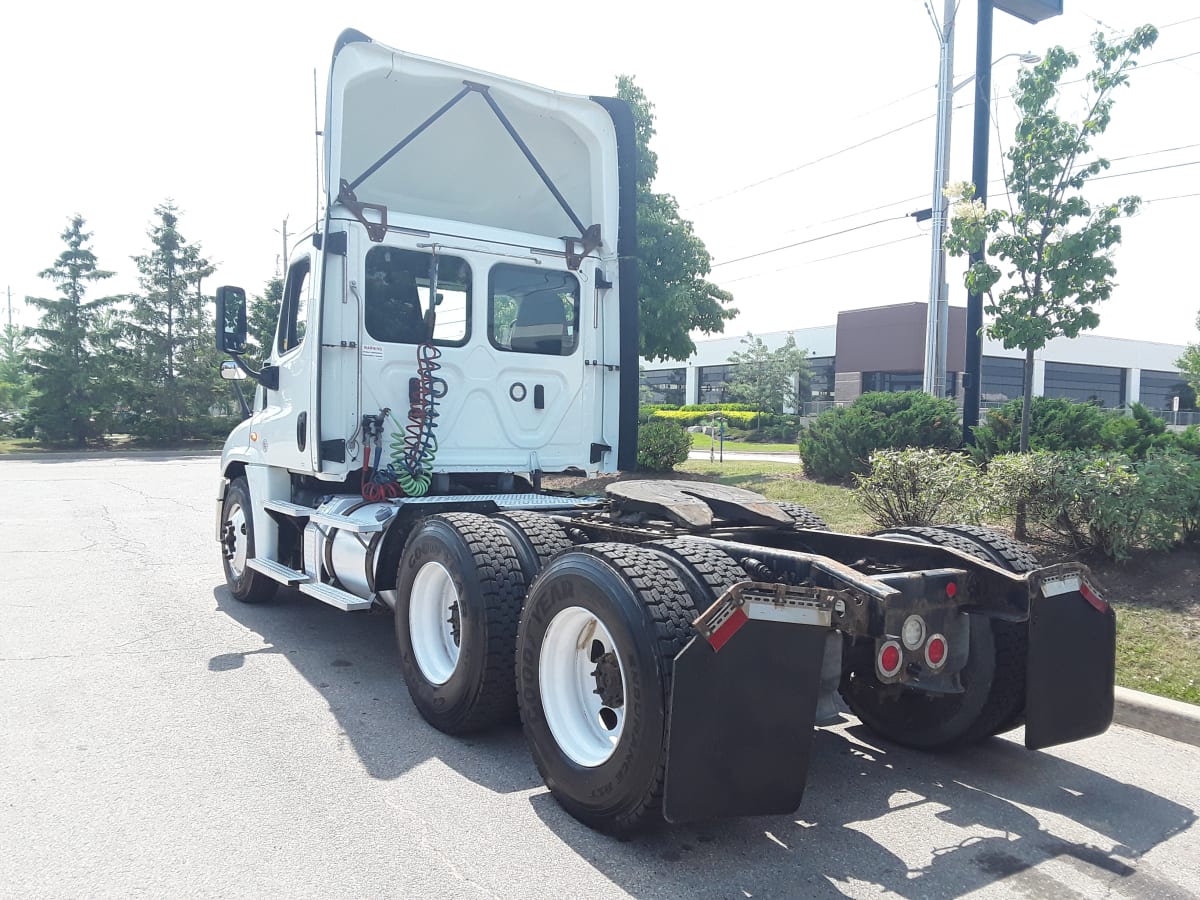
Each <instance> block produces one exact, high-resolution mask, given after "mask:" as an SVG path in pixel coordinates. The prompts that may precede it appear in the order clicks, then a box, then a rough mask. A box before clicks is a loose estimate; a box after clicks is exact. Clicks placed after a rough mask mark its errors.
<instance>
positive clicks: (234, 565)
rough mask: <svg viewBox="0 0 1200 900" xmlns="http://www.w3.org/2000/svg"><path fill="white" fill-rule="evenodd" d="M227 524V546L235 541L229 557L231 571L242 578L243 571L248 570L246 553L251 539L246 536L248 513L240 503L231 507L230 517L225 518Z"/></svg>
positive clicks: (236, 576)
mask: <svg viewBox="0 0 1200 900" xmlns="http://www.w3.org/2000/svg"><path fill="white" fill-rule="evenodd" d="M225 524H226V525H227V526H228V528H229V537H228V538H226V547H228V546H229V541H230V540H232V543H233V554H232V555H231V556H230V557H229V559H228V562H229V571H230V572H232V573H233V577H234V578H241V577H242V573H243V572H244V571H246V554H247V552H248V545H249V543H250V541H249V539H248V538H247V537H246V530H247V529H246V513H245V512H243V510H242V505H241V504H240V503H234V504H232V505H231V506H230V507H229V517H228V518H227V519H226V520H225Z"/></svg>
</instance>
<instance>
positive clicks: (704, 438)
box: [692, 433, 799, 454]
mask: <svg viewBox="0 0 1200 900" xmlns="http://www.w3.org/2000/svg"><path fill="white" fill-rule="evenodd" d="M712 445H713V439H712V438H711V437H709V436H708V435H707V434H697V433H693V434H692V449H693V450H707V449H708V448H709V447H711V446H712ZM720 446H721V442H720V440H718V441H717V447H718V449H719V448H720ZM725 449H726V450H735V451H737V452H739V453H797V454H798V453H799V451H798V449H797V447H796V445H795V444H758V443H755V442H753V441H729V440H727V441H725Z"/></svg>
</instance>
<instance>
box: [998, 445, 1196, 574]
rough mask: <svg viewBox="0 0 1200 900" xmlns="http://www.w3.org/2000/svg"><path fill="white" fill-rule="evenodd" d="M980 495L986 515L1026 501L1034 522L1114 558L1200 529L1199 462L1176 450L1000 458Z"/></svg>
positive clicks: (1159, 547)
mask: <svg viewBox="0 0 1200 900" xmlns="http://www.w3.org/2000/svg"><path fill="white" fill-rule="evenodd" d="M982 494H983V495H984V496H986V497H988V498H989V501H990V503H991V505H990V507H989V509H988V515H989V516H992V515H999V514H1007V513H1009V512H1011V511H1012V510H1013V509H1015V508H1016V505H1017V504H1018V503H1019V502H1021V501H1024V502H1025V504H1026V515H1027V517H1028V520H1029V522H1030V523H1031V524H1036V525H1039V526H1041V527H1042V528H1044V529H1046V530H1048V531H1050V532H1053V533H1054V534H1057V535H1058V536H1059V537H1061V538H1063V539H1065V540H1067V541H1069V542H1070V543H1071V544H1072V545H1073V546H1074V547H1075V548H1076V549H1079V550H1087V551H1094V552H1098V553H1101V554H1103V555H1105V556H1107V557H1109V558H1111V559H1115V560H1123V559H1127V558H1128V557H1129V556H1130V555H1131V553H1132V552H1133V551H1134V550H1135V549H1138V548H1141V549H1144V550H1156V551H1164V550H1169V549H1171V548H1172V547H1174V546H1176V545H1178V544H1179V543H1180V542H1181V541H1183V540H1188V539H1192V540H1194V539H1195V538H1196V537H1197V534H1198V533H1200V460H1197V459H1196V458H1194V457H1191V456H1189V455H1187V454H1185V453H1182V452H1180V451H1177V450H1159V449H1151V450H1149V451H1148V452H1147V455H1146V459H1145V460H1142V461H1140V462H1138V461H1135V460H1133V459H1132V458H1131V457H1130V456H1129V455H1127V454H1125V453H1112V452H1108V453H1105V452H1085V451H1072V452H1065V453H1046V452H1041V453H1028V454H1024V455H1021V454H1012V455H1005V456H998V457H996V458H995V459H993V460H992V461H991V463H990V464H989V465H988V472H987V478H986V481H985V485H984V490H983V491H982Z"/></svg>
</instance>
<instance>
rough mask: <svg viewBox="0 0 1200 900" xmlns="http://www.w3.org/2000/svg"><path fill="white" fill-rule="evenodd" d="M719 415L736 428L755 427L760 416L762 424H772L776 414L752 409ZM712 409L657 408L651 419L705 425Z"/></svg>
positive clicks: (727, 424) (685, 424)
mask: <svg viewBox="0 0 1200 900" xmlns="http://www.w3.org/2000/svg"><path fill="white" fill-rule="evenodd" d="M721 415H722V416H723V417H724V419H725V423H726V427H728V426H731V425H732V426H734V427H736V428H755V427H757V426H758V424H759V420H760V418H761V420H762V424H763V425H772V424H774V420H775V419H776V418H777V417H776V416H772V415H769V414H765V415H763V416H761V417H760V416H759V415H758V413H756V412H754V411H752V410H732V409H731V410H724V411H722V412H721ZM712 418H713V414H712V411H704V410H686V409H659V410H656V411H655V412H654V414H653V415H652V416H651V419H652V420H660V421H665V422H673V423H674V424H676V425H682V426H685V427H686V426H688V425H706V424H708V423H709V422H711V421H712Z"/></svg>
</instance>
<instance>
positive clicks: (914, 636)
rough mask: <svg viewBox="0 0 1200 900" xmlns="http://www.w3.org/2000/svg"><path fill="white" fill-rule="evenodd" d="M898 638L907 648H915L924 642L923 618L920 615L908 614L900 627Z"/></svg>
mask: <svg viewBox="0 0 1200 900" xmlns="http://www.w3.org/2000/svg"><path fill="white" fill-rule="evenodd" d="M900 640H902V641H904V646H905V647H906V648H907V649H909V650H916V649H917V648H918V647H920V646H921V644H923V643H924V642H925V620H924V619H922V618H921V617H920V616H909V617H908V618H907V619H905V620H904V627H902V628H901V629H900Z"/></svg>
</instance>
